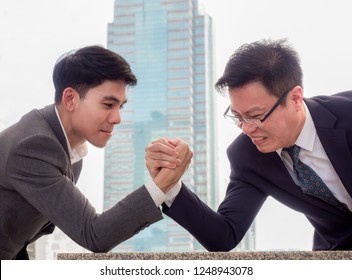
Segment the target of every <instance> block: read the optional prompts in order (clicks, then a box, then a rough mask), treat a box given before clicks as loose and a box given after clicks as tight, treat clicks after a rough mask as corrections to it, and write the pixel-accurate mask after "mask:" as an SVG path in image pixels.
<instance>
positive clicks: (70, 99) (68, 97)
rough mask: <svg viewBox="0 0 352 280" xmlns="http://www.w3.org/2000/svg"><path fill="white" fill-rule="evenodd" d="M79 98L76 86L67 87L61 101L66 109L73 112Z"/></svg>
mask: <svg viewBox="0 0 352 280" xmlns="http://www.w3.org/2000/svg"><path fill="white" fill-rule="evenodd" d="M78 99H79V95H78V92H77V91H76V90H75V89H74V88H71V87H67V88H65V89H64V91H63V92H62V100H61V103H62V105H63V106H64V107H65V109H66V110H67V111H69V112H72V111H73V110H74V108H75V105H76V103H77V101H78Z"/></svg>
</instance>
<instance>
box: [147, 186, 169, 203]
mask: <svg viewBox="0 0 352 280" xmlns="http://www.w3.org/2000/svg"><path fill="white" fill-rule="evenodd" d="M145 187H146V188H147V191H148V192H149V194H150V196H151V197H152V199H153V201H154V203H155V205H156V207H159V206H160V205H161V204H162V203H163V202H164V201H165V198H166V195H165V194H164V193H163V192H162V191H161V190H160V189H159V187H158V186H157V185H156V184H155V183H154V182H153V181H150V182H148V183H147V184H145Z"/></svg>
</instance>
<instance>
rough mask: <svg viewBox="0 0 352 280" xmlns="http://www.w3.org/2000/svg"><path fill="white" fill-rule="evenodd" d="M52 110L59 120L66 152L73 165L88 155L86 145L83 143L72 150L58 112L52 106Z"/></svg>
mask: <svg viewBox="0 0 352 280" xmlns="http://www.w3.org/2000/svg"><path fill="white" fill-rule="evenodd" d="M54 108H55V113H56V116H57V118H58V119H59V122H60V125H61V128H62V131H63V132H64V135H65V138H66V143H67V147H68V152H69V155H70V159H71V164H74V163H76V162H78V161H80V160H81V159H82V158H84V157H85V156H86V155H87V154H88V146H87V143H86V142H84V143H83V144H81V145H79V146H77V147H76V148H75V149H72V147H71V145H70V142H69V141H68V138H67V134H66V131H65V129H64V126H63V125H62V122H61V119H60V115H59V112H58V110H57V108H56V106H54Z"/></svg>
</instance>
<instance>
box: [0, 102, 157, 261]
mask: <svg viewBox="0 0 352 280" xmlns="http://www.w3.org/2000/svg"><path fill="white" fill-rule="evenodd" d="M0 154H1V160H0V259H13V258H16V257H17V258H18V257H19V255H21V256H20V257H23V255H22V253H23V251H24V253H25V255H26V250H25V248H26V246H27V245H28V244H29V243H31V242H33V241H35V240H36V239H38V238H39V237H40V236H42V235H43V234H48V233H51V232H52V231H53V229H54V226H53V225H56V226H58V227H59V228H60V229H61V230H62V231H63V232H65V233H66V234H67V235H68V236H69V237H70V238H71V239H72V240H74V241H75V242H76V243H78V244H79V245H81V246H82V247H84V248H86V249H88V250H91V251H93V252H106V251H109V250H110V249H112V248H113V247H115V246H116V245H117V244H119V243H120V242H122V241H124V240H126V239H128V238H130V237H131V236H133V235H134V234H136V233H137V232H139V231H140V230H141V229H143V228H145V227H147V226H149V225H150V224H152V223H154V222H156V221H158V220H160V219H162V215H161V212H160V211H159V209H158V208H157V207H156V206H155V203H154V202H153V200H152V198H151V197H150V195H149V193H148V191H147V190H146V188H145V187H144V186H142V187H140V188H138V189H137V190H135V191H134V192H132V193H131V194H129V195H128V196H127V197H125V198H124V199H123V200H121V201H120V202H118V203H117V204H116V205H115V206H113V207H112V208H111V209H109V210H107V211H105V212H103V213H101V214H98V213H96V211H95V209H94V208H93V207H92V205H91V204H90V203H89V201H88V200H87V198H86V197H85V196H84V195H83V194H82V193H81V192H80V191H79V189H78V188H77V187H75V181H76V180H77V179H78V177H79V174H80V171H81V166H82V162H78V163H76V164H74V165H73V166H72V165H71V162H70V158H69V153H68V148H67V144H66V139H65V136H64V134H63V131H62V128H61V126H60V123H59V120H58V118H57V116H56V113H55V110H54V105H49V106H47V107H45V108H43V109H41V110H33V111H31V112H29V113H28V114H27V115H25V116H23V117H22V118H21V120H20V121H19V122H18V123H16V124H14V125H13V126H11V127H9V128H7V129H6V130H4V131H2V132H1V133H0Z"/></svg>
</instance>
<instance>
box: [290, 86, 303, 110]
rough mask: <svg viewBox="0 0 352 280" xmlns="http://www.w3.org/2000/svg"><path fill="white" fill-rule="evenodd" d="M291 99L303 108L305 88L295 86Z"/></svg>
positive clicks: (299, 107)
mask: <svg viewBox="0 0 352 280" xmlns="http://www.w3.org/2000/svg"><path fill="white" fill-rule="evenodd" d="M290 99H291V101H293V102H294V104H295V107H296V108H297V109H298V110H301V108H302V105H303V89H302V88H301V87H300V86H296V87H294V88H293V89H292V92H291V94H290Z"/></svg>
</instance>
